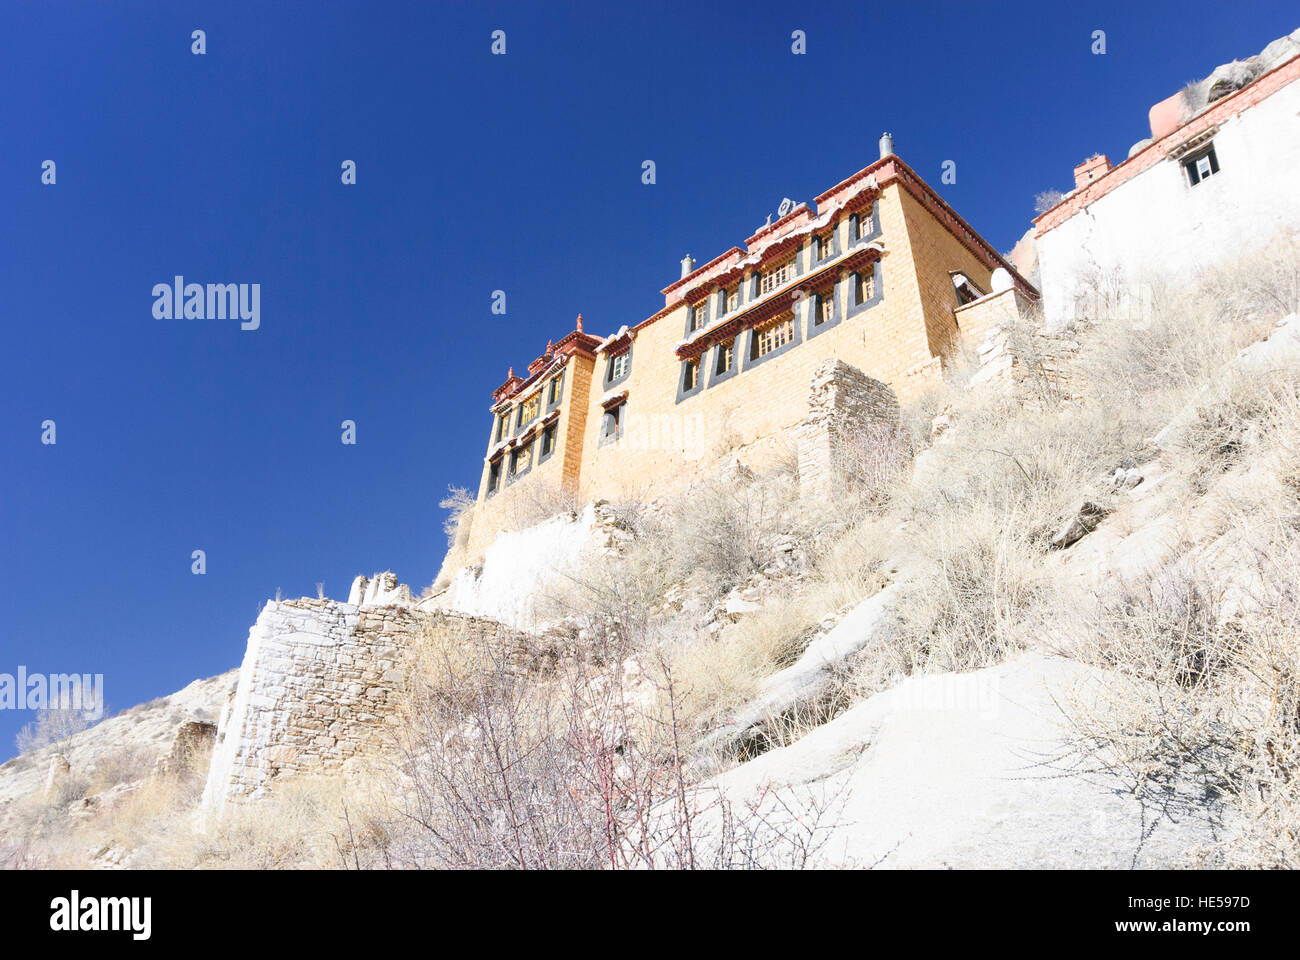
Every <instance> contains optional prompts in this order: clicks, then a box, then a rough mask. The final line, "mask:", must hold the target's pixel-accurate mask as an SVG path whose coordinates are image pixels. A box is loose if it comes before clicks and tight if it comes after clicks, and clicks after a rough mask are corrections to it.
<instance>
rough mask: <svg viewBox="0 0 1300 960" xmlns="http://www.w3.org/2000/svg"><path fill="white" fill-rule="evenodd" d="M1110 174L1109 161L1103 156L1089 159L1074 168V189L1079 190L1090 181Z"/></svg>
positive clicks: (1099, 155) (1098, 155)
mask: <svg viewBox="0 0 1300 960" xmlns="http://www.w3.org/2000/svg"><path fill="white" fill-rule="evenodd" d="M1109 172H1110V161H1109V160H1107V159H1106V156H1105V154H1101V153H1099V154H1097V155H1096V156H1093V157H1089V158H1088V159H1087V160H1085V161H1083V163H1081V164H1079V165H1078V166H1077V167H1075V168H1074V189H1076V190H1081V189H1083V188H1084V187H1086V186H1087V185H1088V184H1090V183H1092V181H1094V180H1097V179H1100V178H1101V177H1104V176H1105V175H1106V174H1108V173H1109Z"/></svg>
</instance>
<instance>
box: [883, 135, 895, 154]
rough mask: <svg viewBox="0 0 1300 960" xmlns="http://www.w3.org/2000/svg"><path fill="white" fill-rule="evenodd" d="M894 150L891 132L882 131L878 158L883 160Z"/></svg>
mask: <svg viewBox="0 0 1300 960" xmlns="http://www.w3.org/2000/svg"><path fill="white" fill-rule="evenodd" d="M893 152H894V135H893V134H892V133H882V134H881V135H880V159H881V160H883V159H885V157H887V156H889V155H890V154H892V153H893Z"/></svg>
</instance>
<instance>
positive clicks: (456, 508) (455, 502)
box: [438, 485, 474, 549]
mask: <svg viewBox="0 0 1300 960" xmlns="http://www.w3.org/2000/svg"><path fill="white" fill-rule="evenodd" d="M438 506H439V507H441V508H442V509H443V510H446V511H447V518H446V519H445V520H443V522H442V530H443V532H444V533H445V534H447V547H448V549H455V548H456V547H463V546H465V544H466V542H468V540H469V528H470V524H471V523H472V522H473V519H474V494H472V493H470V492H469V490H467V489H466V488H465V487H454V486H451V485H448V486H447V496H445V497H443V498H442V499H441V500H439V501H438Z"/></svg>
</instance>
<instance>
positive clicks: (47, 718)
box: [14, 707, 99, 753]
mask: <svg viewBox="0 0 1300 960" xmlns="http://www.w3.org/2000/svg"><path fill="white" fill-rule="evenodd" d="M98 717H99V711H98V710H93V709H74V708H72V707H48V708H46V709H44V710H40V711H38V712H37V714H36V719H35V720H33V721H32V722H31V723H29V724H26V725H25V726H24V727H23V728H22V729H21V730H19V731H18V734H17V735H16V736H15V737H14V745H15V746H17V747H18V750H19V752H21V753H26V752H28V751H29V750H40V749H42V748H44V747H50V746H62V745H64V744H66V743H67V741H68V740H69V739H71V738H72V737H73V736H75V735H76V734H78V733H81V732H82V731H83V730H87V729H89V728H90V727H91V726H92V725H93V724H94V723H95V721H96V720H97V719H98Z"/></svg>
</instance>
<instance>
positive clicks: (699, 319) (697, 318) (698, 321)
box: [691, 298, 709, 330]
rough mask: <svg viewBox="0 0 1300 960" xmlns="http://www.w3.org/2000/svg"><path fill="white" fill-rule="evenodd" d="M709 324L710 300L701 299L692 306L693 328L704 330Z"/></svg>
mask: <svg viewBox="0 0 1300 960" xmlns="http://www.w3.org/2000/svg"><path fill="white" fill-rule="evenodd" d="M708 325H709V301H708V299H707V298H705V299H704V300H701V301H700V302H699V303H697V304H696V305H695V306H693V307H691V329H692V330H703V329H704V328H705V327H707V326H708Z"/></svg>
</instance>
